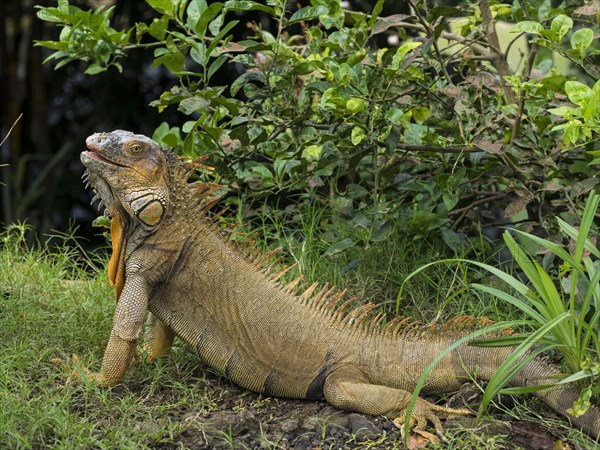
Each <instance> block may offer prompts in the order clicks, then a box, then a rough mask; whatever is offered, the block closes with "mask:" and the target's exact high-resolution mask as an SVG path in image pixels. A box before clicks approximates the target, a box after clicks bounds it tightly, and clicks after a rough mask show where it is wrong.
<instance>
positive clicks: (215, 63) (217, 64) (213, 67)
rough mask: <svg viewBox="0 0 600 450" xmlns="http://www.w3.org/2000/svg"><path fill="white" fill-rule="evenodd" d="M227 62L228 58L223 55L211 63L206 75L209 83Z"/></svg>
mask: <svg viewBox="0 0 600 450" xmlns="http://www.w3.org/2000/svg"><path fill="white" fill-rule="evenodd" d="M225 61H227V56H225V55H221V56H219V57H218V58H217V59H215V60H214V61H213V62H212V63H211V65H210V67H209V68H208V73H207V74H206V76H207V80H206V82H207V83H208V82H209V81H210V79H211V78H212V76H213V75H214V74H215V72H216V71H217V70H219V68H220V67H221V66H222V65H223V64H224V63H225Z"/></svg>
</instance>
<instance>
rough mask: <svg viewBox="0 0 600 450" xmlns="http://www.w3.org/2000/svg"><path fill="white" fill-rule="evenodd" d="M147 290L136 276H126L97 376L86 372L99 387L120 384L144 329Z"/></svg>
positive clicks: (139, 277)
mask: <svg viewBox="0 0 600 450" xmlns="http://www.w3.org/2000/svg"><path fill="white" fill-rule="evenodd" d="M148 294H149V287H148V283H147V282H146V280H144V278H143V277H141V276H139V275H131V276H130V275H128V276H127V279H126V281H125V285H124V287H123V292H122V293H121V296H120V299H119V303H118V304H117V309H116V311H115V317H114V321H113V327H112V331H111V333H110V338H109V340H108V344H107V345H106V349H105V350H104V358H103V359H102V367H101V369H100V372H97V373H95V372H89V371H87V370H86V369H84V370H85V372H86V373H87V376H88V379H89V380H90V381H93V382H94V383H96V384H98V385H99V386H114V385H115V384H117V383H119V381H121V379H122V378H123V375H125V372H126V371H127V369H128V368H129V365H130V364H131V361H132V358H133V355H134V352H135V346H136V343H137V340H138V338H139V337H140V334H141V332H142V329H143V327H144V320H145V317H146V313H147V308H148Z"/></svg>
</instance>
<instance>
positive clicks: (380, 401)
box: [323, 371, 471, 437]
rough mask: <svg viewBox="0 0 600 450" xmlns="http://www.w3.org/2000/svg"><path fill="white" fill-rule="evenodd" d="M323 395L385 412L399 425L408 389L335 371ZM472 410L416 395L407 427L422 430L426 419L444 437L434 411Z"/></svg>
mask: <svg viewBox="0 0 600 450" xmlns="http://www.w3.org/2000/svg"><path fill="white" fill-rule="evenodd" d="M323 394H324V395H325V399H326V400H327V401H328V402H329V403H330V404H332V405H333V406H335V407H336V408H340V409H344V410H350V411H356V412H360V413H363V414H369V415H373V416H385V417H388V418H390V419H393V420H394V423H395V424H396V425H397V426H400V427H401V426H402V424H403V423H404V420H405V418H406V409H407V407H408V403H409V401H410V398H411V395H412V393H411V392H408V391H405V390H402V389H396V388H391V387H388V386H382V385H376V384H371V383H369V381H368V380H367V379H366V377H364V376H363V375H362V374H360V373H356V372H355V371H336V372H334V373H332V374H331V375H329V376H328V377H327V378H326V380H325V385H324V387H323ZM438 413H441V414H459V415H466V414H471V412H470V411H469V410H467V409H451V408H445V407H443V406H438V405H435V404H433V403H430V402H428V401H426V400H423V399H422V398H420V397H417V402H416V403H415V405H414V407H413V410H412V414H411V418H410V428H411V429H414V430H415V431H418V432H421V431H424V430H425V427H426V426H427V422H431V423H432V424H433V426H434V427H435V430H436V432H437V433H438V435H440V436H441V437H443V433H444V429H443V427H442V423H441V421H440V419H439V418H438V416H437V414H438Z"/></svg>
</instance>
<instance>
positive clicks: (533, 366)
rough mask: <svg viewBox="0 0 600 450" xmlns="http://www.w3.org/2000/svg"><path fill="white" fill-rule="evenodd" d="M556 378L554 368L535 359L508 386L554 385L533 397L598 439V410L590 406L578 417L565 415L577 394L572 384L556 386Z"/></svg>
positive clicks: (599, 409) (599, 420)
mask: <svg viewBox="0 0 600 450" xmlns="http://www.w3.org/2000/svg"><path fill="white" fill-rule="evenodd" d="M557 376H560V372H559V371H558V370H557V369H556V367H555V366H553V365H551V364H549V363H547V362H546V361H545V360H543V359H542V358H536V359H534V360H533V361H531V362H530V363H529V364H527V365H526V366H525V367H524V368H523V370H521V372H519V373H518V374H517V376H516V377H515V378H513V380H512V381H511V382H510V384H511V385H512V386H544V385H554V386H552V387H550V388H547V389H542V390H540V391H537V392H536V393H535V395H536V396H537V397H538V398H540V399H541V400H543V401H544V403H546V404H547V405H548V406H550V407H551V408H552V409H554V410H555V411H557V412H559V413H560V414H562V415H563V416H565V417H566V418H567V419H569V420H570V421H571V422H572V423H573V424H575V425H576V426H577V427H579V428H581V429H582V430H583V431H585V432H586V433H587V434H588V435H590V436H593V437H594V438H596V439H598V438H600V408H598V407H597V406H595V405H592V406H590V407H589V409H588V410H587V412H586V413H585V414H583V415H581V416H579V417H574V416H572V415H570V414H569V413H567V410H568V409H570V408H572V407H573V403H574V402H575V401H576V400H577V399H578V397H579V392H578V391H577V389H576V388H575V387H574V386H573V385H572V384H558V385H557V384H556V383H557V381H558V378H557Z"/></svg>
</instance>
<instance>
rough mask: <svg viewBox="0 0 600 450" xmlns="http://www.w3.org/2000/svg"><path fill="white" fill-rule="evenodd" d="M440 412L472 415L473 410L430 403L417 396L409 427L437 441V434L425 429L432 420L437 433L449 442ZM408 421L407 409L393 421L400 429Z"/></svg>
mask: <svg viewBox="0 0 600 450" xmlns="http://www.w3.org/2000/svg"><path fill="white" fill-rule="evenodd" d="M438 413H441V414H446V415H461V416H464V415H470V414H472V412H471V411H470V410H468V409H466V408H461V409H453V408H446V407H444V406H439V405H436V404H434V403H430V402H428V401H427V400H423V399H422V398H420V397H417V402H416V403H415V406H414V407H413V409H412V412H411V415H410V419H409V422H408V426H409V429H410V430H411V431H413V432H415V433H417V434H420V435H421V436H423V437H424V438H426V439H428V440H430V441H432V442H436V441H437V438H436V437H435V435H433V434H431V433H429V432H428V431H425V428H426V427H427V422H431V424H432V425H433V426H434V427H435V431H436V434H437V435H438V436H439V438H440V439H441V440H443V441H444V442H447V439H446V437H445V436H444V427H443V426H442V422H441V421H440V419H439V417H438V416H437V414H438ZM405 421H406V410H404V411H403V412H402V413H400V414H399V415H398V417H396V418H395V419H394V420H393V422H394V425H396V427H398V428H400V430H403V429H404V422H405Z"/></svg>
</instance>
